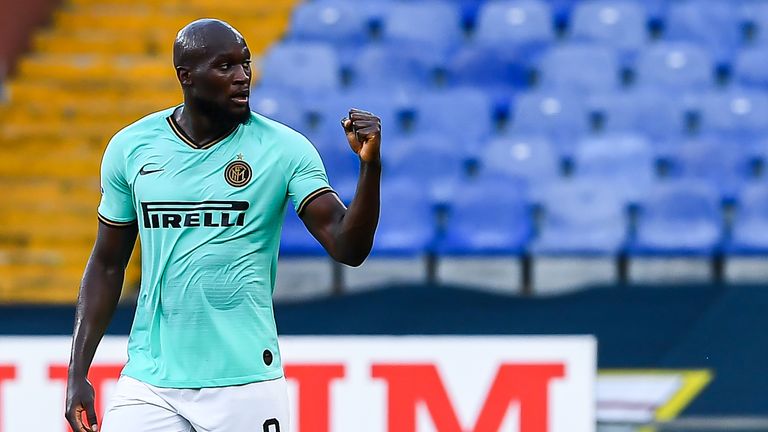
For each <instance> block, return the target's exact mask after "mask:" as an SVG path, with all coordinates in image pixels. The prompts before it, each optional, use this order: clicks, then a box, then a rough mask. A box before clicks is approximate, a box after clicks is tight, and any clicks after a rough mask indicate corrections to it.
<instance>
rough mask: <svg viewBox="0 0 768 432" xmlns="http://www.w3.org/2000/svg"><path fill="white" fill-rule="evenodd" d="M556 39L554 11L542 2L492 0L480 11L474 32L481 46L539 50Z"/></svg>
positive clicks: (535, 0) (532, 0) (534, 0)
mask: <svg viewBox="0 0 768 432" xmlns="http://www.w3.org/2000/svg"><path fill="white" fill-rule="evenodd" d="M554 38H555V33H554V30H553V19H552V11H551V9H550V8H549V6H548V5H547V4H546V3H543V2H541V1H538V0H501V1H489V2H486V3H485V4H483V6H482V7H481V9H480V12H479V16H478V21H477V26H476V30H475V40H476V41H477V42H478V43H479V44H482V45H485V46H494V47H505V48H509V47H519V48H530V49H537V48H540V47H541V46H543V45H545V44H548V43H550V42H552V41H553V40H554Z"/></svg>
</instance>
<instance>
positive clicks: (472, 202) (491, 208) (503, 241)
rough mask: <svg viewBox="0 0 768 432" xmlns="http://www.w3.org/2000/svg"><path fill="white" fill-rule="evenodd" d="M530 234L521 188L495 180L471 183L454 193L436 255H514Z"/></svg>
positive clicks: (529, 224)
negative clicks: (446, 224)
mask: <svg viewBox="0 0 768 432" xmlns="http://www.w3.org/2000/svg"><path fill="white" fill-rule="evenodd" d="M532 234H533V224H532V220H531V215H530V207H529V205H528V203H527V202H526V198H525V195H524V192H523V191H522V190H521V189H518V188H515V187H514V183H512V182H505V181H500V180H497V179H493V180H490V181H475V182H472V183H469V184H466V185H465V186H464V187H462V188H460V189H459V190H458V191H457V192H456V194H455V199H454V200H453V202H452V203H451V211H450V217H449V223H448V227H447V229H446V232H445V234H444V235H443V236H442V237H441V239H440V240H439V242H438V246H437V252H438V253H439V254H441V255H510V254H512V255H517V254H522V253H523V252H524V251H525V248H526V246H527V244H528V242H529V240H530V238H531V236H532Z"/></svg>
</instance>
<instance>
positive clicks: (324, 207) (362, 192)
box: [299, 110, 381, 266]
mask: <svg viewBox="0 0 768 432" xmlns="http://www.w3.org/2000/svg"><path fill="white" fill-rule="evenodd" d="M342 127H343V128H344V132H345V134H346V136H347V140H348V141H349V145H350V147H351V148H352V150H353V151H354V152H355V153H357V154H358V156H359V157H360V177H359V178H358V181H357V190H356V191H355V196H354V198H353V199H352V203H351V204H350V205H349V208H346V207H345V206H344V204H342V202H341V201H340V200H339V199H338V197H336V195H335V194H333V193H326V194H324V195H321V196H319V197H318V198H315V199H314V200H313V201H312V202H311V203H309V205H307V207H306V208H305V209H304V211H303V212H302V214H300V215H299V216H301V218H302V220H303V221H304V224H305V225H306V226H307V228H308V229H309V231H310V232H311V233H312V235H313V236H314V237H315V238H316V239H317V240H318V241H319V242H320V244H322V245H323V247H324V248H325V250H326V251H328V254H329V255H330V256H331V257H332V258H333V259H335V260H336V261H338V262H341V263H343V264H347V265H351V266H359V265H360V264H362V263H363V261H365V259H366V258H367V257H368V254H369V253H370V252H371V247H373V236H374V234H375V232H376V226H377V224H378V222H379V206H380V204H379V189H380V187H379V186H380V183H381V155H380V145H381V121H380V120H379V118H378V117H376V116H374V115H373V114H371V113H368V112H365V111H359V110H352V111H350V115H349V118H345V119H344V120H342Z"/></svg>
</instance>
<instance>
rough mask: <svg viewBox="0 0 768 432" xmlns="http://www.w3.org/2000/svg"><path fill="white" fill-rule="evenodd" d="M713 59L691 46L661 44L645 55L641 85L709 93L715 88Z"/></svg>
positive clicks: (640, 64)
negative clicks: (706, 90)
mask: <svg viewBox="0 0 768 432" xmlns="http://www.w3.org/2000/svg"><path fill="white" fill-rule="evenodd" d="M713 77H714V65H713V62H712V58H711V56H710V55H709V54H708V53H707V52H706V51H705V50H704V49H703V48H701V47H700V46H697V45H694V44H692V43H689V42H666V43H657V44H654V45H651V46H649V47H648V48H646V49H644V50H643V51H641V53H640V55H639V57H638V61H637V83H638V84H639V85H641V86H648V87H652V86H656V87H657V88H659V89H662V90H694V89H697V90H698V89H706V88H709V87H711V86H712V85H713Z"/></svg>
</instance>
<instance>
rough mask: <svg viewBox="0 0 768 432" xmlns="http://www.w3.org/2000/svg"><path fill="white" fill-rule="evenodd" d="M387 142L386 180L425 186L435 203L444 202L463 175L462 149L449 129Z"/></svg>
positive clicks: (385, 159) (463, 158)
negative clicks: (446, 131)
mask: <svg viewBox="0 0 768 432" xmlns="http://www.w3.org/2000/svg"><path fill="white" fill-rule="evenodd" d="M387 145H388V147H389V149H386V150H384V152H383V156H384V158H383V159H384V160H383V162H384V164H385V165H386V167H387V169H386V170H385V172H384V174H383V175H384V177H385V180H386V181H395V182H404V183H410V184H412V185H414V187H419V188H425V189H426V190H427V191H429V197H430V199H431V201H432V202H434V203H437V204H441V203H445V202H446V201H447V200H448V199H449V198H450V197H451V196H452V195H453V192H454V188H455V187H456V185H457V184H458V183H459V182H461V181H462V179H463V177H464V167H465V161H466V156H465V153H464V152H463V151H462V149H461V147H460V144H459V143H458V142H456V138H455V137H453V136H452V135H450V134H448V133H445V132H443V133H440V132H438V131H436V130H434V131H431V132H428V133H426V132H425V133H419V134H415V135H409V136H407V137H401V138H397V139H393V140H390V141H388V143H387Z"/></svg>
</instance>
